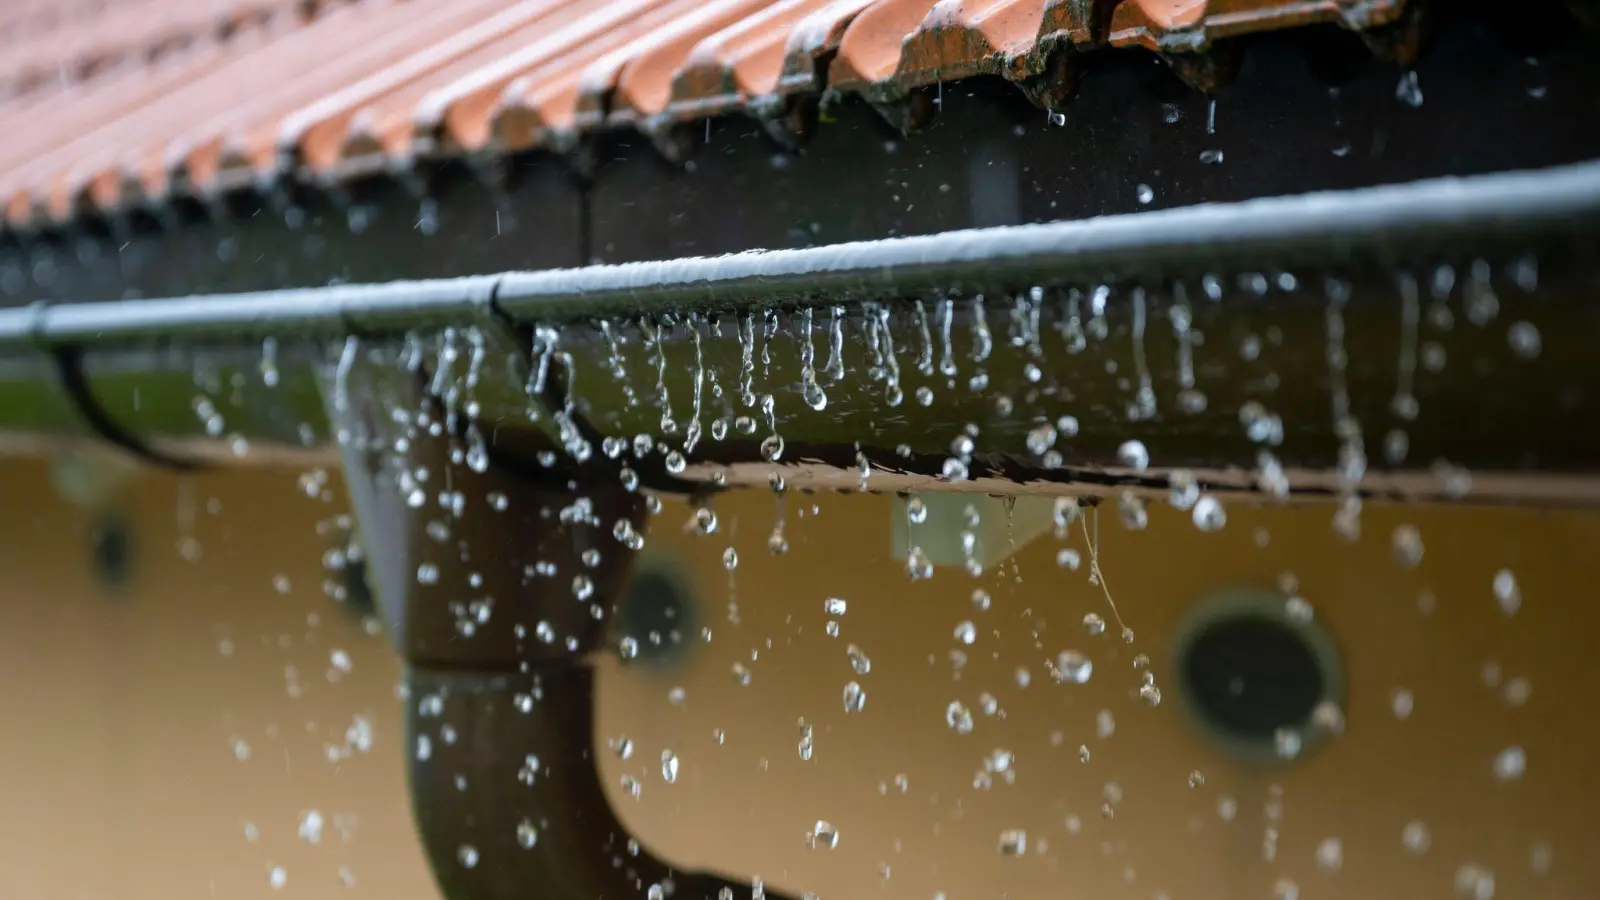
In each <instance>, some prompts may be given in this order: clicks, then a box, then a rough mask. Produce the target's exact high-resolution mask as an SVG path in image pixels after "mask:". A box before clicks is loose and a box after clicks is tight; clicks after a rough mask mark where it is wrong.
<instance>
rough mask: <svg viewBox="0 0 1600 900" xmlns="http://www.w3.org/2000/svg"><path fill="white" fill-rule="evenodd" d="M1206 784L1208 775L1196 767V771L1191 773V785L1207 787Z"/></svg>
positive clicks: (1192, 786)
mask: <svg viewBox="0 0 1600 900" xmlns="http://www.w3.org/2000/svg"><path fill="white" fill-rule="evenodd" d="M1205 785H1206V776H1205V775H1203V774H1201V772H1200V770H1199V769H1195V770H1194V771H1192V772H1190V773H1189V787H1191V788H1201V787H1205Z"/></svg>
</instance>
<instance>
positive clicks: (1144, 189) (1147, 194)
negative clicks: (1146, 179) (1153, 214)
mask: <svg viewBox="0 0 1600 900" xmlns="http://www.w3.org/2000/svg"><path fill="white" fill-rule="evenodd" d="M1135 190H1136V193H1137V195H1138V197H1139V203H1140V205H1141V206H1142V205H1145V204H1148V203H1149V202H1150V201H1152V200H1154V199H1155V198H1156V192H1155V190H1154V189H1153V188H1151V187H1150V185H1148V184H1141V185H1139V187H1138V188H1136V189H1135Z"/></svg>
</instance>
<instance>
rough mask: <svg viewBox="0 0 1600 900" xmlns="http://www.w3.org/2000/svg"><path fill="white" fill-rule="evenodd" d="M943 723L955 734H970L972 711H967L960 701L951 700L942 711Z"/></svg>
mask: <svg viewBox="0 0 1600 900" xmlns="http://www.w3.org/2000/svg"><path fill="white" fill-rule="evenodd" d="M944 722H945V724H946V725H949V726H950V728H951V730H952V731H954V732H955V733H956V734H971V733H972V710H970V709H967V707H966V706H965V705H964V704H962V702H961V701H960V700H951V701H950V705H949V706H947V707H945V709H944Z"/></svg>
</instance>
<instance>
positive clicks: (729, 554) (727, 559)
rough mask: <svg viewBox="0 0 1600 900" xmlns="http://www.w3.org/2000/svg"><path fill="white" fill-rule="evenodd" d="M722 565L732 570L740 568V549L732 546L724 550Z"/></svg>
mask: <svg viewBox="0 0 1600 900" xmlns="http://www.w3.org/2000/svg"><path fill="white" fill-rule="evenodd" d="M722 567H723V568H724V569H727V570H728V571H730V572H732V571H733V570H734V569H737V568H739V551H737V550H735V549H733V548H732V547H729V548H728V549H726V550H724V551H722Z"/></svg>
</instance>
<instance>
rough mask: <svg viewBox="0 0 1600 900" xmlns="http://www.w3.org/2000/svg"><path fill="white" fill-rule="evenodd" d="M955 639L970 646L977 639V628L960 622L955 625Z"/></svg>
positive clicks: (968, 623) (969, 623)
mask: <svg viewBox="0 0 1600 900" xmlns="http://www.w3.org/2000/svg"><path fill="white" fill-rule="evenodd" d="M955 639H956V641H957V642H959V643H962V644H968V645H970V644H972V642H974V641H976V640H977V639H978V628H977V626H975V625H973V624H972V623H971V622H961V623H960V624H958V625H956V630H955Z"/></svg>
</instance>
